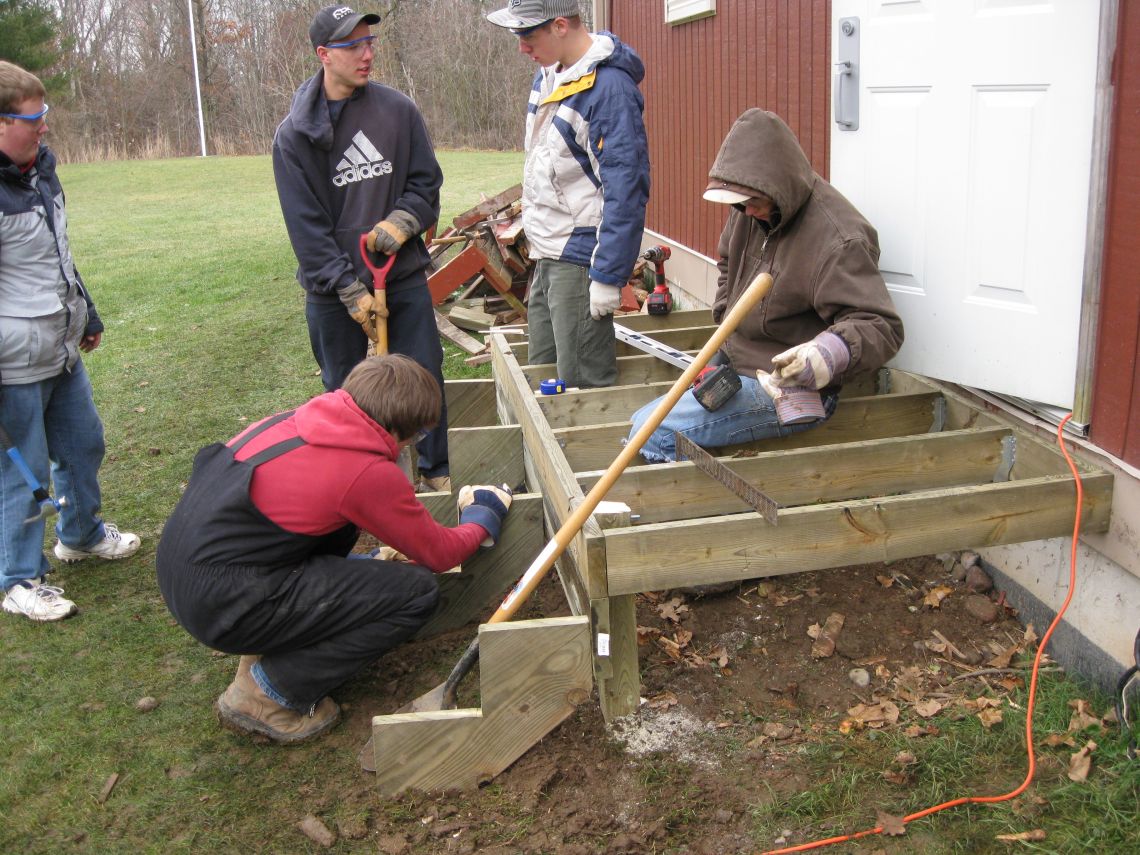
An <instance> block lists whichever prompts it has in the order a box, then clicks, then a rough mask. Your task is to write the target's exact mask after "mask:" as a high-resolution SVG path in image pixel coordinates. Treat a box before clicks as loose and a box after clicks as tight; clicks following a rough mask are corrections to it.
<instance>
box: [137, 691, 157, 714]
mask: <svg viewBox="0 0 1140 855" xmlns="http://www.w3.org/2000/svg"><path fill="white" fill-rule="evenodd" d="M135 709H136V710H138V711H139V712H150V711H151V710H156V709H158V699H157V698H152V697H151V696H150V695H147V696H146V697H145V698H139V699H138V700H137V701H135Z"/></svg>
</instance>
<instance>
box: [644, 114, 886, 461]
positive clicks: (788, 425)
mask: <svg viewBox="0 0 1140 855" xmlns="http://www.w3.org/2000/svg"><path fill="white" fill-rule="evenodd" d="M704 198H705V199H707V200H708V201H710V202H719V203H721V204H725V205H731V206H732V208H733V210H732V211H731V212H730V213H729V215H728V222H727V223H725V226H724V231H723V232H721V236H720V247H719V255H720V262H719V263H718V265H717V267H718V269H719V270H720V278H719V280H718V283H717V291H716V297H715V299H714V301H713V320H715V321H716V322H717V323H720V322H721V320H723V318H724V316H725V314H727V312H728V310H729V309H731V308H732V306H733V304H735V303H736V301H737V300H738V299H739V298H740V295H741V294H742V293H743V292H744V290H745V289H746V288H747V287H748V286H749V285H750V284H751V283H752V282H753V281H754V280H755V279H756V277H757V276H758V275H760V274H761V273H768V274H770V275H771V276H772V278H773V280H774V284H773V286H772V290H771V292H770V293H769V295H768V296H767V297H766V298H765V299H764V300H763V301H762V302H761V303H760V305H759V306H757V307H756V308H755V309H753V310H752V312H751V313H749V315H748V317H746V318H745V319H744V321H743V322H742V323H741V324H740V326H739V327H737V328H736V330H735V331H734V332H733V333H732V335H730V336H729V337H728V339H727V340H726V341H725V344H724V347H723V348H722V349H721V350H720V351H719V352H718V353H717V355H716V356H715V357H714V360H716V361H717V362H718V363H720V364H727V365H731V366H732V368H733V369H734V370H735V371H736V373H737V374H738V375H739V376H740V381H741V387H742V388H741V389H740V391H739V392H737V393H736V395H735V396H733V397H732V398H731V399H730V400H729V401H728V402H727V403H725V404H724V405H723V406H722V407H720V408H719V409H717V410H716V411H714V412H709V411H708V410H706V409H704V408H703V407H702V406H701V405H700V403H699V402H698V401H697V399H696V398H695V397H694V395H693V394H692V392H688V393H686V394H685V395H684V396H682V398H681V399H680V400H679V401H678V402H677V405H676V406H675V407H674V408H673V410H672V412H670V413H669V416H668V417H667V418H666V419H665V421H664V422H663V423H662V424H661V426H660V427H659V428H658V429H657V430H656V431H655V432H654V433H653V435H652V436H650V438H649V441H648V442H646V443H645V445H644V446H643V448H642V450H641V454H642V456H643V457H645V458H646V459H647V460H649V461H650V462H653V463H661V462H666V461H672V460H676V459H677V452H676V439H675V437H674V434H675V433H676V432H680V433H683V434H684V435H685V436H686V437H687V438H688V439H690V440H692V441H693V442H694V443H696V444H697V445H699V446H702V447H714V448H715V447H721V446H726V445H735V444H738V443H745V442H752V441H755V440H760V439H767V438H769V437H773V436H785V435H787V434H790V433H794V432H796V431H801V430H806V429H808V428H811V427H814V426H815V425H818V424H820V423H822V421H824V420H825V419H827V418H828V417H830V416H831V414H832V413H833V412H834V411H835V405H836V401H837V400H838V397H839V389H840V387H841V386H842V385H843V383H844V381H845V380H846V379H847V378H849V377H851V376H852V375H854V374H857V373H862V372H865V371H874V370H876V369H878V368H880V367H881V366H882V365H883V364H884V363H885V362H886V361H887V360H889V359H890V358H891V357H892V356H894V355H895V353H896V352H897V351H898V349H899V347H900V346H901V345H902V342H903V327H902V321H901V320H900V319H899V316H898V313H897V312H896V311H895V307H894V304H893V303H892V302H891V297H890V294H889V293H888V292H887V287H886V283H885V282H884V281H883V277H882V274H880V273H879V240H878V235H877V233H876V232H875V229H874V227H873V226H872V225H871V224H870V223H868V222H867V220H866V219H864V218H863V215H862V214H860V213H859V212H858V211H857V210H856V209H855V207H854V206H853V205H852V204H851V203H850V202H849V201H847V199H846V198H844V197H843V195H842V194H841V193H840V192H839V191H838V190H836V189H835V188H834V187H832V186H831V185H830V184H828V183H827V181H825V180H824V179H823V178H821V177H820V176H819V175H817V174H816V173H815V172H814V171H813V170H812V168H811V163H810V162H809V161H808V159H807V156H806V155H805V154H804V152H803V149H802V148H800V144H799V142H798V141H797V140H796V137H795V134H793V133H792V131H791V129H790V128H789V127H788V126H787V125H786V124H784V122H783V121H782V120H781V119H780V117H779V116H777V115H776V114H775V113H769V112H766V111H764V110H760V109H755V108H753V109H751V110H746V111H745V112H744V113H743V114H742V115H741V116H740V118H738V119H737V120H736V122H735V123H734V124H733V126H732V129H731V130H730V131H729V132H728V136H727V137H725V139H724V142H723V143H722V144H721V147H720V152H719V153H718V154H717V157H716V161H715V162H714V163H713V165H712V169H710V170H709V183H708V187H707V189H706V190H705V193H704ZM655 404H656V401H655V402H653V403H650V404H647V405H646V406H645V407H643V408H642V409H640V410H638V411H637V412H636V413H634V415H633V429H632V431H631V433H630V436H633V434H634V433H636V432H637V430H638V429H639V428H640V427H641V425H642V424H644V422H645V421H646V419H648V417H649V414H650V413H651V412H652V411H653V408H654V406H655Z"/></svg>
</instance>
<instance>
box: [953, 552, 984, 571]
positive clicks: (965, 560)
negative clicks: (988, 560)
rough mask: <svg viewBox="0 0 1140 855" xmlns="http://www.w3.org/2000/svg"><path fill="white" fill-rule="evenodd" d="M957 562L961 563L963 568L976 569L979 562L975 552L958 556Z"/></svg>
mask: <svg viewBox="0 0 1140 855" xmlns="http://www.w3.org/2000/svg"><path fill="white" fill-rule="evenodd" d="M958 560H959V561H961V562H962V566H963V567H967V568H968V567H976V566H977V564H978V562H979V561H980V560H981V559H980V558H979V557H978V553H976V552H963V553H962V554H961V555H960V556H958Z"/></svg>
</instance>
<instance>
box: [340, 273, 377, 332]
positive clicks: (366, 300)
mask: <svg viewBox="0 0 1140 855" xmlns="http://www.w3.org/2000/svg"><path fill="white" fill-rule="evenodd" d="M336 293H337V296H338V297H340V301H341V303H343V304H344V307H345V308H346V309H348V313H349V314H350V315H351V316H352V319H353V320H354V321H356V322H357V323H358V324H360V326H361V327H363V329H364V334H365V335H366V336H368V337H369V338H370V339H372V341H376V340H377V338H378V334H377V332H376V316H377V315H379V316H380V317H383V318H386V317H388V310H387V309H386V308H384V307H383V306H376V305H375V303H374V301H375V298H374V297H373V296H372V292H371V291H369V290H368V288H367V286H365V284H364V283H363V282H361V281H360V280H359V279H355V280H353V282H352V284H351V285H349V286H348V287H347V288H341V289H340V290H338V291H337V292H336Z"/></svg>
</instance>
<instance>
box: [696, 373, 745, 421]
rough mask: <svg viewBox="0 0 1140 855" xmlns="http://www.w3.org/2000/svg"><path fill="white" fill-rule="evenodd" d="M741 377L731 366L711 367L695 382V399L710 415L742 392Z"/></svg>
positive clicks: (699, 375)
mask: <svg viewBox="0 0 1140 855" xmlns="http://www.w3.org/2000/svg"><path fill="white" fill-rule="evenodd" d="M740 387H741V383H740V375H739V374H737V373H736V372H735V371H733V369H732V366H731V365H717V366H715V367H713V366H710V367H707V368H705V369H704V370H703V371H701V373H700V374H698V375H697V379H696V380H695V381H693V397H694V398H696V399H697V403H698V404H700V405H701V406H702V407H704V408H705V409H706V410H708V411H709V412H710V413H712V412H715V411H717V410H719V409H720V408H721V407H723V406H724V405H725V404H726V403H727V402H728V401H729V400H731V399H732V397H733V395H735V394H736V393H737V392H739V391H740Z"/></svg>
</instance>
